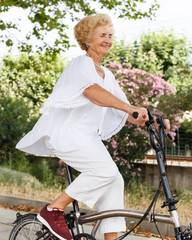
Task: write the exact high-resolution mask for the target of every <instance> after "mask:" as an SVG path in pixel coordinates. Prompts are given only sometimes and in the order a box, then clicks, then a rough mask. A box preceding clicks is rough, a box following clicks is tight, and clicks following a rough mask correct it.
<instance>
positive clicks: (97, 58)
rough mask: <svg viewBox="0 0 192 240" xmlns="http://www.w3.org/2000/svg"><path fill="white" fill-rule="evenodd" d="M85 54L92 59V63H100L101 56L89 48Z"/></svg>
mask: <svg viewBox="0 0 192 240" xmlns="http://www.w3.org/2000/svg"><path fill="white" fill-rule="evenodd" d="M87 55H88V56H89V57H90V58H92V59H93V61H94V63H96V64H98V65H101V62H102V60H103V56H100V55H98V54H97V53H96V52H94V51H92V50H91V49H90V50H89V49H88V50H87Z"/></svg>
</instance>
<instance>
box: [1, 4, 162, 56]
mask: <svg viewBox="0 0 192 240" xmlns="http://www.w3.org/2000/svg"><path fill="white" fill-rule="evenodd" d="M94 3H97V4H98V6H99V7H100V8H101V9H102V8H106V9H108V10H113V11H114V12H117V13H118V16H119V17H121V18H122V17H124V18H129V19H138V18H144V17H148V18H152V17H153V16H154V15H155V12H156V10H157V9H158V7H159V5H158V4H157V0H153V2H152V3H151V4H150V6H149V7H148V8H147V9H146V5H145V6H144V4H146V1H144V0H126V1H124V0H116V1H104V0H92V1H89V2H88V1H85V0H83V1H82V0H77V1H74V0H67V1H64V0H49V1H48V0H37V1H34V0H10V1H4V0H2V1H1V3H0V13H6V12H9V11H10V10H12V9H13V8H15V9H18V10H19V9H24V10H26V11H28V13H29V14H28V19H29V20H30V22H31V23H33V29H32V32H29V33H27V34H26V40H25V41H22V42H19V43H18V44H19V49H20V50H21V51H27V52H30V51H32V44H31V43H30V42H29V40H30V39H31V38H32V37H35V38H36V39H38V40H40V42H41V44H39V45H38V46H37V49H38V52H41V53H42V51H43V50H45V51H47V52H49V53H58V52H60V51H61V50H65V49H66V48H68V47H69V46H70V43H69V39H68V36H67V34H66V30H67V29H68V26H67V25H66V23H65V21H64V20H65V19H66V17H70V19H71V20H72V21H74V20H77V19H78V17H77V15H78V13H80V12H82V13H84V14H85V15H89V14H94V13H96V10H95V9H94V6H95V4H94ZM144 7H145V8H144ZM17 21H18V22H19V21H20V20H19V16H18V19H17ZM17 21H7V22H6V21H5V20H3V18H1V19H0V30H1V32H2V36H1V41H2V42H4V43H5V44H6V45H7V46H8V47H11V46H12V45H13V44H14V41H13V36H12V35H10V34H9V30H12V29H14V30H17V31H19V29H18V24H17V23H18V22H17ZM50 32H51V33H53V35H52V36H54V37H55V41H54V44H53V46H52V45H51V44H49V43H47V42H46V41H44V39H45V36H46V34H47V33H50ZM43 41H44V42H43ZM42 42H43V44H42Z"/></svg>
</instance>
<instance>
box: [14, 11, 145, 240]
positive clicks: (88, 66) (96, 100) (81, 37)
mask: <svg viewBox="0 0 192 240" xmlns="http://www.w3.org/2000/svg"><path fill="white" fill-rule="evenodd" d="M75 37H76V39H77V42H78V43H79V45H80V47H81V48H82V49H83V50H85V51H86V54H85V55H82V56H79V57H76V58H75V59H73V60H72V61H71V62H70V63H69V64H68V65H67V67H66V68H65V70H64V72H63V73H62V75H61V77H60V79H59V80H58V82H57V83H56V85H55V87H54V89H53V92H52V93H51V95H50V96H49V98H48V99H47V100H46V102H45V104H44V108H43V111H42V116H41V117H40V119H39V120H38V122H37V123H36V125H35V126H34V128H33V129H32V131H30V132H29V133H28V134H27V135H26V136H25V137H24V138H23V139H22V140H21V141H20V142H19V143H18V144H17V146H16V147H17V148H18V149H20V150H22V151H24V152H28V153H31V154H41V155H53V154H54V155H55V156H57V157H58V158H59V159H62V160H63V161H64V162H65V163H66V164H68V165H69V166H71V167H73V168H74V169H76V170H77V171H79V172H80V173H81V174H80V175H79V176H78V177H77V178H76V179H75V180H74V181H73V182H72V184H70V185H69V186H68V187H67V189H66V190H65V191H64V192H63V193H62V194H61V195H60V196H59V197H58V198H57V199H56V200H55V201H54V202H53V203H51V204H50V205H48V206H45V207H44V208H43V209H42V210H41V212H40V214H39V215H38V219H39V221H41V222H42V223H43V224H44V225H46V226H47V227H48V228H49V229H50V231H52V232H53V233H54V234H55V235H56V236H57V237H58V238H59V239H67V240H69V239H72V237H71V234H70V232H69V229H68V227H67V226H66V223H65V219H64V214H63V210H64V209H65V207H66V206H67V205H68V204H69V203H71V202H72V201H73V200H74V199H76V200H78V201H81V202H83V203H85V204H86V205H87V206H89V207H90V208H92V207H93V206H94V205H95V206H96V208H97V209H98V211H103V210H110V209H123V208H124V204H123V199H124V197H123V193H124V182H123V179H122V176H121V174H120V173H119V171H118V169H117V166H116V164H115V163H114V161H113V160H112V158H111V156H110V155H109V153H108V151H107V149H106V148H105V146H104V144H103V143H102V140H105V139H108V138H110V137H111V136H113V135H114V134H116V133H117V132H118V131H120V129H121V128H122V127H123V126H124V124H125V122H126V121H129V122H131V123H133V124H138V125H141V126H144V124H145V122H146V121H147V120H148V116H147V110H146V109H145V108H140V107H135V106H132V105H130V104H129V101H128V100H127V99H126V96H125V94H124V93H123V92H122V90H121V88H120V87H119V85H118V84H117V82H116V81H115V78H114V76H113V74H112V72H111V71H109V70H108V69H107V68H105V67H103V66H101V62H102V59H103V57H104V56H105V55H107V54H109V51H110V48H111V46H112V38H113V25H112V23H111V20H110V18H109V17H108V16H107V15H105V14H97V15H94V16H88V17H85V18H83V19H82V20H81V21H80V22H79V23H78V24H77V25H76V26H75ZM133 112H138V114H139V115H138V118H137V119H134V118H133V117H132V114H133ZM125 227H126V226H125V220H124V218H121V217H118V218H109V219H106V220H103V221H102V223H101V225H100V232H101V233H104V235H105V239H106V240H112V239H115V238H117V232H120V231H124V230H125Z"/></svg>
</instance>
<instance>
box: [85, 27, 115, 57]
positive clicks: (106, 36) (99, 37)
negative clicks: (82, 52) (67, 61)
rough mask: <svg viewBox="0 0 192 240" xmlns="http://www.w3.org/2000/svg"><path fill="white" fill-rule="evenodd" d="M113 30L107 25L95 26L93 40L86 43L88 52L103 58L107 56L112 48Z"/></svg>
mask: <svg viewBox="0 0 192 240" xmlns="http://www.w3.org/2000/svg"><path fill="white" fill-rule="evenodd" d="M112 37H113V29H112V28H111V27H110V26H109V25H104V26H103V25H100V26H97V27H96V28H95V30H94V34H93V38H92V40H91V41H90V42H89V43H88V45H89V48H88V50H92V51H94V52H95V53H96V54H98V55H100V56H102V57H104V56H105V55H107V54H109V51H110V48H111V46H112Z"/></svg>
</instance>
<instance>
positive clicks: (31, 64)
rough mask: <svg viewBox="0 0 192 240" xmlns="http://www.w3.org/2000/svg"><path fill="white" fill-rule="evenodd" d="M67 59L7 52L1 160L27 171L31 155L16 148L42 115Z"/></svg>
mask: <svg viewBox="0 0 192 240" xmlns="http://www.w3.org/2000/svg"><path fill="white" fill-rule="evenodd" d="M65 64H66V62H65V61H64V60H63V59H60V58H59V57H58V58H57V57H55V58H53V57H50V56H48V55H37V54H36V55H34V56H29V55H26V54H22V55H20V56H19V57H17V58H14V57H11V56H7V57H5V58H4V60H3V66H2V68H1V69H0V76H1V77H0V81H1V84H0V146H1V151H0V164H2V163H4V164H7V165H9V166H10V165H11V167H14V168H15V169H17V170H20V171H24V170H25V171H26V170H27V169H28V165H29V159H33V158H32V157H30V156H26V155H25V154H24V153H22V152H21V151H18V150H16V149H15V145H16V144H17V142H18V141H19V140H20V139H21V138H22V136H23V135H25V134H26V133H27V132H29V131H30V130H31V129H32V127H33V126H34V124H35V122H36V120H37V119H38V117H39V116H40V109H41V105H42V103H43V102H44V100H45V99H46V98H47V97H48V95H49V94H50V92H51V91H52V88H53V86H54V84H55V83H56V81H57V80H58V78H59V76H60V75H61V72H62V71H63V69H64V68H65Z"/></svg>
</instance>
